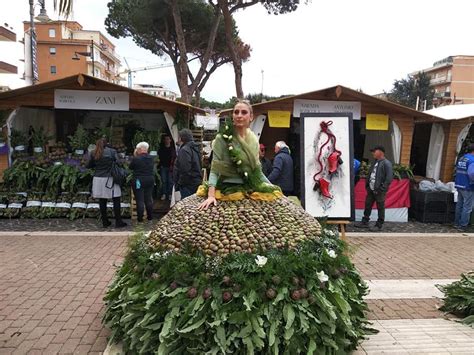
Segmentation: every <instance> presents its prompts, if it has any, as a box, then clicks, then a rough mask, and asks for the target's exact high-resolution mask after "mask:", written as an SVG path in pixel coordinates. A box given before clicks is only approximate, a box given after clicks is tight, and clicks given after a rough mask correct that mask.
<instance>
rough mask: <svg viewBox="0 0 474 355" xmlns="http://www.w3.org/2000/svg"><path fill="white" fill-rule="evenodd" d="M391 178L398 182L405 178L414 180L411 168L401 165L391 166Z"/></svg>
mask: <svg viewBox="0 0 474 355" xmlns="http://www.w3.org/2000/svg"><path fill="white" fill-rule="evenodd" d="M393 176H394V177H395V178H396V179H399V180H400V179H405V178H408V179H412V180H413V179H414V178H415V175H414V174H413V167H411V166H406V165H403V164H393Z"/></svg>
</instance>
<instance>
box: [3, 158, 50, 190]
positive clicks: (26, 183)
mask: <svg viewBox="0 0 474 355" xmlns="http://www.w3.org/2000/svg"><path fill="white" fill-rule="evenodd" d="M44 172H45V170H44V169H43V168H41V167H39V166H38V165H36V164H35V162H34V161H32V160H15V161H14V162H13V165H12V166H11V167H9V168H8V169H6V170H5V171H4V172H3V181H4V184H5V186H8V187H9V188H10V190H11V191H17V192H18V191H26V190H28V189H29V188H31V187H32V185H33V184H36V183H37V182H38V181H39V180H40V177H41V176H42V175H43V174H44Z"/></svg>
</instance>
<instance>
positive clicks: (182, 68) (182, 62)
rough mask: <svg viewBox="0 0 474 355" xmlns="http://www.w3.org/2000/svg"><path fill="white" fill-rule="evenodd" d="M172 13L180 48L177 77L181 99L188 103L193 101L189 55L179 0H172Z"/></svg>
mask: <svg viewBox="0 0 474 355" xmlns="http://www.w3.org/2000/svg"><path fill="white" fill-rule="evenodd" d="M170 7H171V13H172V14H173V20H174V25H175V30H176V42H177V43H178V48H179V60H178V66H177V67H176V66H175V71H176V79H177V81H178V86H179V90H180V91H181V100H182V101H183V102H185V103H187V104H189V103H190V102H191V95H189V87H188V71H189V68H188V56H187V51H186V41H185V39H184V31H183V24H182V22H181V13H180V12H179V8H178V2H177V0H172V1H170Z"/></svg>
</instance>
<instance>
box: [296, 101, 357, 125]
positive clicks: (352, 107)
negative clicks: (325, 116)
mask: <svg viewBox="0 0 474 355" xmlns="http://www.w3.org/2000/svg"><path fill="white" fill-rule="evenodd" d="M360 110H361V103H360V102H358V101H324V100H301V99H296V100H295V101H294V104H293V117H300V114H301V113H328V112H350V113H352V118H353V119H354V120H360Z"/></svg>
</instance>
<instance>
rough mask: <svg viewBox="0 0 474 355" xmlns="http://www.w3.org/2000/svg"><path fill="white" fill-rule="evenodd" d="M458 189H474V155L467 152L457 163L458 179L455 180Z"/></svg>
mask: <svg viewBox="0 0 474 355" xmlns="http://www.w3.org/2000/svg"><path fill="white" fill-rule="evenodd" d="M454 183H455V186H456V188H457V189H462V190H470V191H474V155H473V154H470V153H469V154H465V155H464V156H463V157H462V158H460V159H459V160H458V162H457V164H456V179H455V180H454Z"/></svg>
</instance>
